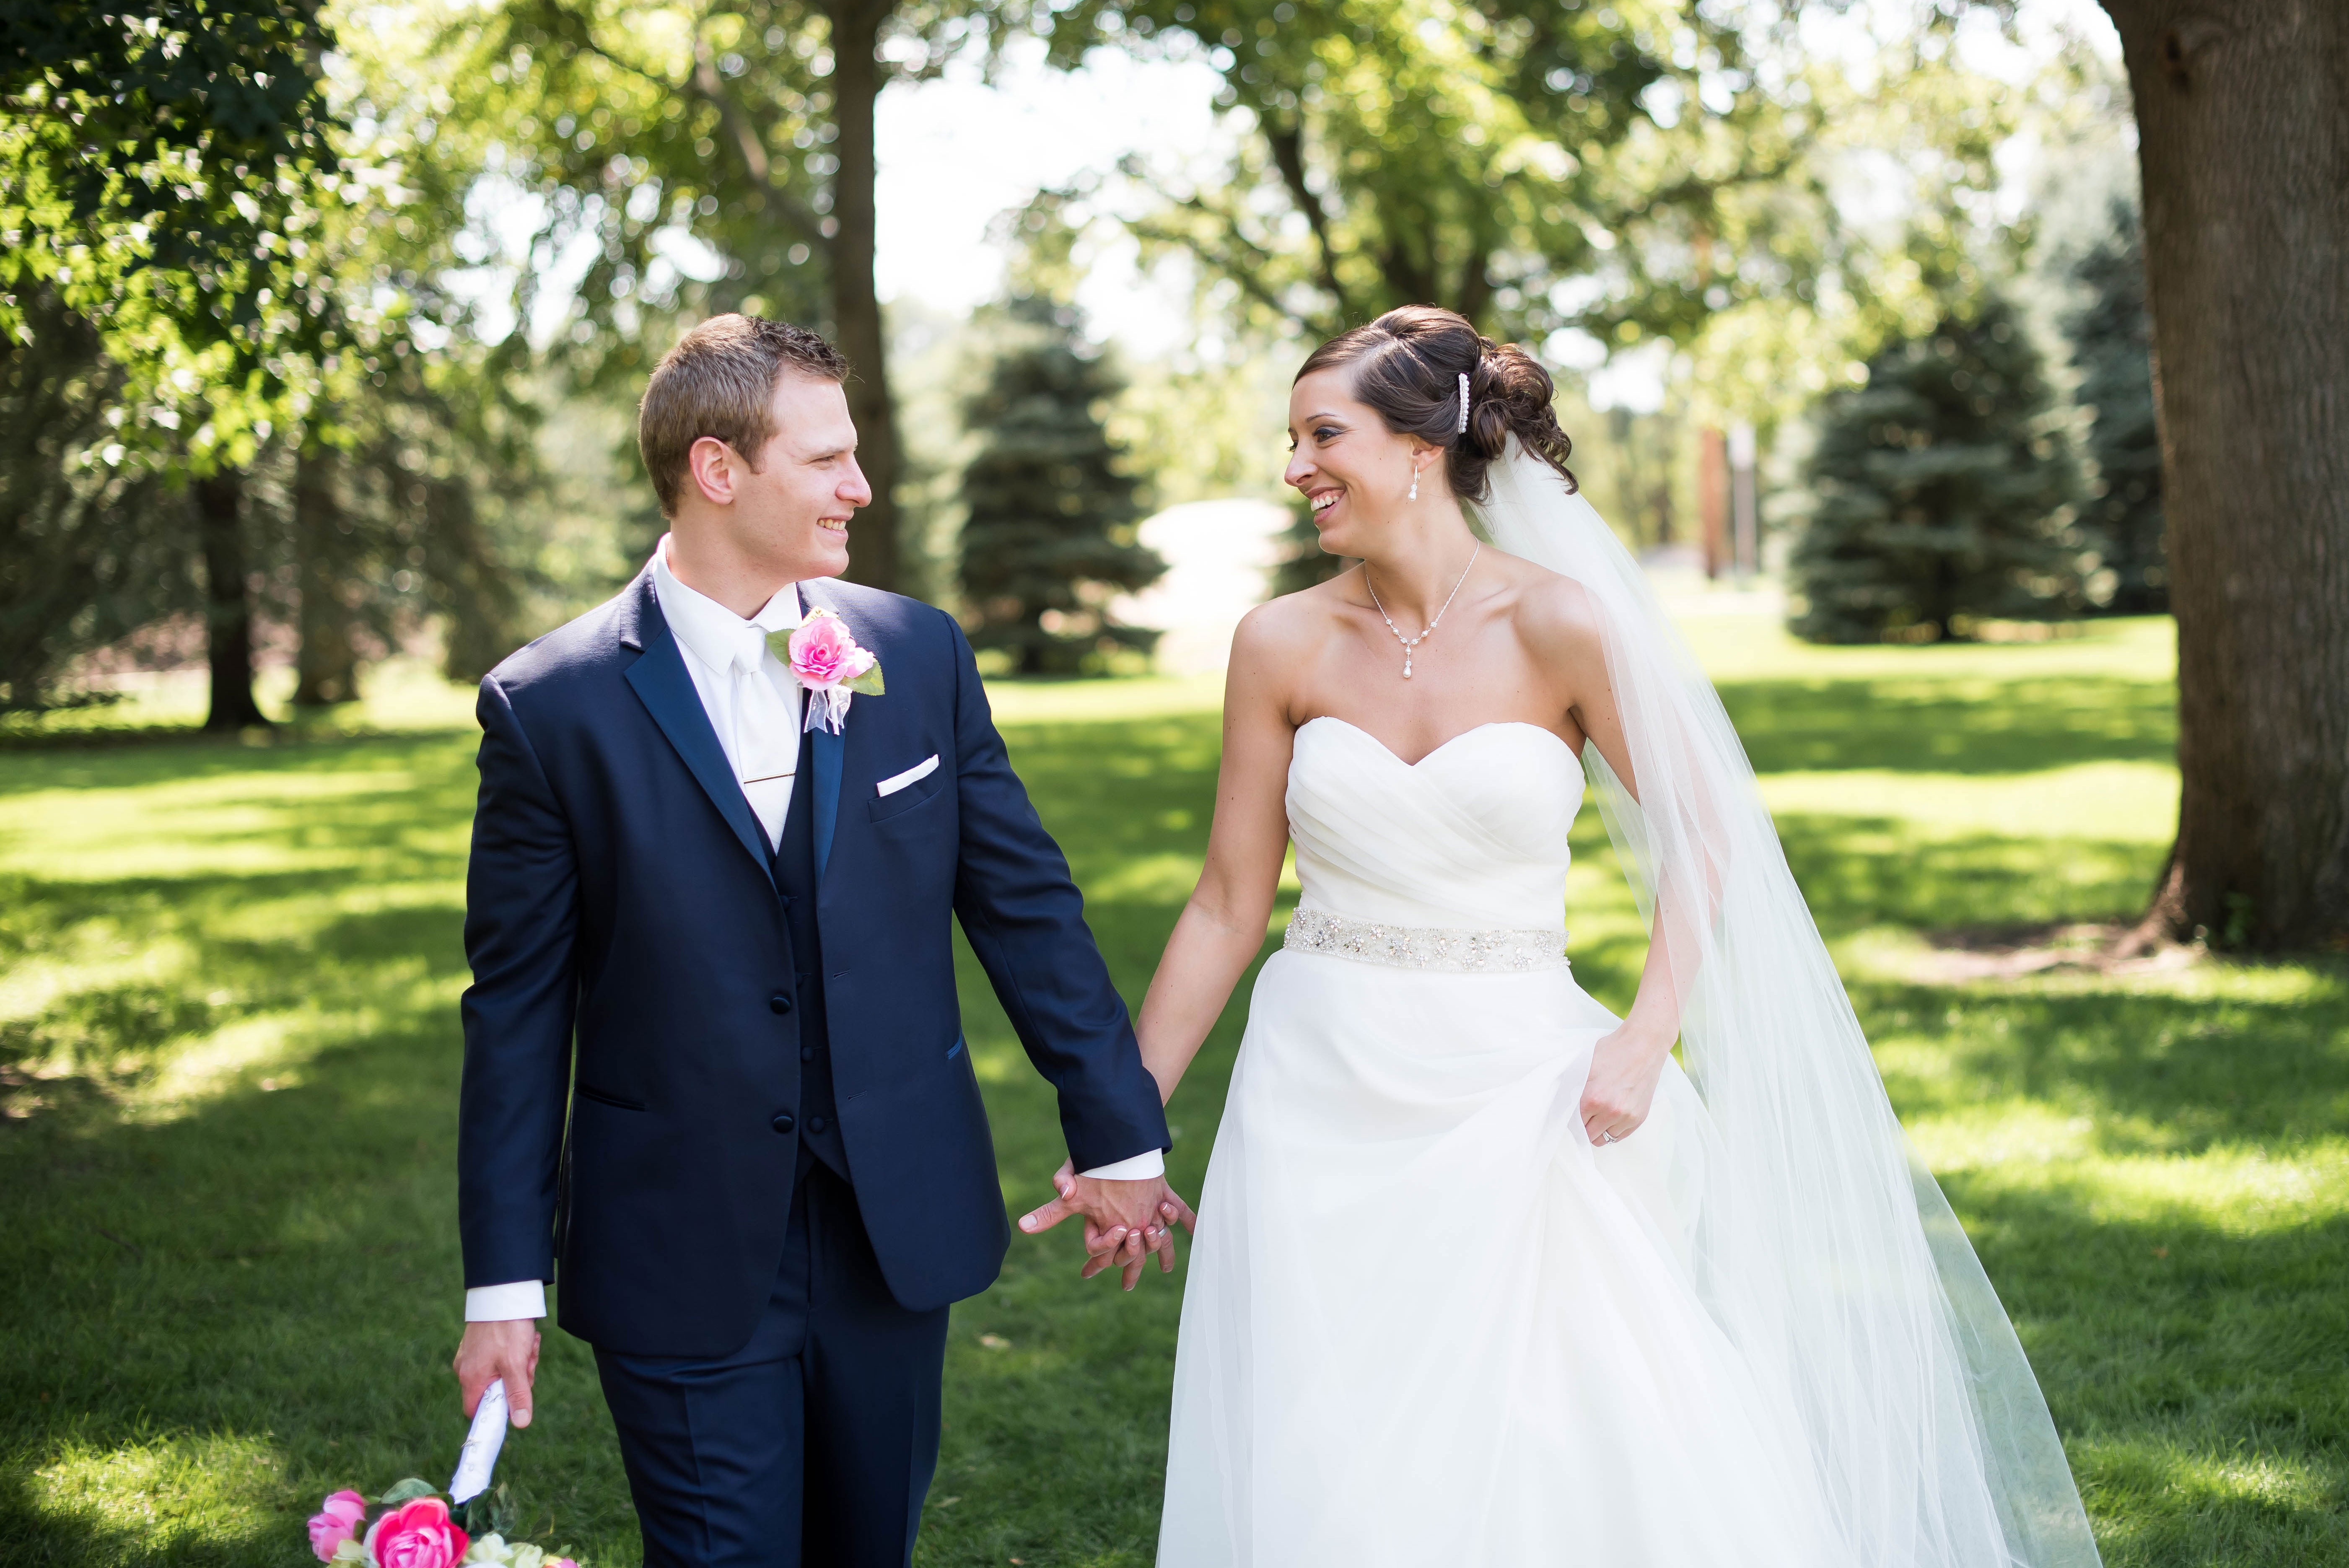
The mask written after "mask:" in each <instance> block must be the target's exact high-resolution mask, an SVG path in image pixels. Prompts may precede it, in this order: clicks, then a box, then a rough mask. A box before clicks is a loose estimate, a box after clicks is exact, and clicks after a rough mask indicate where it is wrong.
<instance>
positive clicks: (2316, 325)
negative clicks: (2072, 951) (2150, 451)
mask: <svg viewBox="0 0 2349 1568" xmlns="http://www.w3.org/2000/svg"><path fill="white" fill-rule="evenodd" d="M2104 4H2105V7H2106V10H2107V11H2108V12H2109V13H2110V14H2111V15H2112V18H2113V21H2114V24H2115V25H2116V26H2117V27H2118V28H2119V30H2120V36H2121V48H2122V53H2123V56H2124V57H2125V59H2126V60H2127V67H2128V75H2129V85H2130V88H2131V89H2132V90H2133V91H2134V93H2135V95H2136V98H2137V143H2138V160H2139V164H2140V167H2141V170H2142V172H2143V175H2144V181H2145V219H2146V223H2145V230H2146V246H2145V253H2146V274H2147V292H2148V294H2149V296H2150V304H2151V308H2152V314H2153V324H2154V347H2155V361H2156V363H2157V365H2158V366H2159V371H2158V375H2159V383H2160V384H2159V387H2158V402H2159V405H2160V409H2159V418H2160V428H2161V447H2162V500H2163V507H2164V510H2165V511H2166V512H2167V514H2168V529H2169V560H2170V567H2171V590H2170V592H2171V604H2172V608H2173V610H2174V612H2175V614H2176V615H2177V618H2178V767H2179V770H2180V772H2181V773H2182V774H2183V775H2184V780H2185V789H2184V797H2183V799H2182V801H2181V804H2180V807H2179V811H2178V842H2177V847H2176V849H2175V851H2173V854H2172V857H2171V863H2170V867H2169V869H2168V872H2166V873H2165V874H2164V877H2163V880H2162V884H2161V886H2160V888H2159V890H2158V893H2157V896H2156V902H2155V904H2154V907H2153V909H2152V911H2151V912H2150V913H2149V914H2148V917H2147V931H2148V932H2150V931H2154V930H2167V931H2168V932H2169V933H2171V934H2178V935H2191V934H2196V933H2198V932H2199V933H2200V934H2205V935H2207V936H2208V937H2209V939H2210V940H2212V941H2214V942H2217V943H2220V944H2222V945H2228V946H2246V947H2255V948H2261V949H2271V950H2272V949H2278V948H2287V947H2308V946H2314V945H2319V944H2328V943H2335V942H2339V941H2340V940H2342V939H2343V938H2344V935H2349V91H2344V86H2343V84H2344V82H2349V6H2344V5H2342V4H2341V3H2340V0H2104Z"/></svg>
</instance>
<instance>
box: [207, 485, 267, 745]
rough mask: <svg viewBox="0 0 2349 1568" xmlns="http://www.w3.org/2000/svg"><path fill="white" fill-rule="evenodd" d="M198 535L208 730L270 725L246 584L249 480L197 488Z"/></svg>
mask: <svg viewBox="0 0 2349 1568" xmlns="http://www.w3.org/2000/svg"><path fill="white" fill-rule="evenodd" d="M194 489H195V502H196V529H197V533H198V536H199V538H200V540H201V542H202V547H203V555H204V601H205V603H204V656H205V659H206V662H208V663H209V664H210V665H212V712H211V713H210V714H209V715H208V716H207V717H205V719H204V727H205V728H206V729H212V730H222V729H225V730H237V729H244V728H248V727H252V726H254V725H266V724H267V723H268V722H269V720H268V719H267V718H266V717H264V716H263V714H262V711H261V705H260V704H259V703H256V702H254V700H253V593H252V589H251V587H250V585H249V584H248V583H247V582H246V580H245V579H246V568H245V554H244V531H243V524H242V521H241V519H240V517H239V514H240V513H241V512H242V511H243V500H244V476H243V474H241V473H239V472H237V471H236V470H234V469H222V471H221V472H219V473H216V474H213V475H212V476H211V477H210V478H208V479H202V480H197V481H196V483H195V487H194Z"/></svg>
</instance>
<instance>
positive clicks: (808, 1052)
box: [800, 1046, 815, 1062]
mask: <svg viewBox="0 0 2349 1568" xmlns="http://www.w3.org/2000/svg"><path fill="white" fill-rule="evenodd" d="M800 1060H802V1061H803V1062H812V1061H813V1060H815V1047H813V1046H802V1047H800Z"/></svg>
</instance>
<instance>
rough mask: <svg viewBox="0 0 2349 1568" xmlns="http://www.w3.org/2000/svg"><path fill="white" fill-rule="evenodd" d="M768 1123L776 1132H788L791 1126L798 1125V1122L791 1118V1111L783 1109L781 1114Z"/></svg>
mask: <svg viewBox="0 0 2349 1568" xmlns="http://www.w3.org/2000/svg"><path fill="white" fill-rule="evenodd" d="M768 1125H769V1126H771V1127H772V1128H773V1129H774V1130H776V1131H777V1132H789V1131H790V1130H792V1128H794V1127H796V1126H798V1125H799V1123H797V1122H795V1121H793V1120H792V1116H791V1112H789V1111H785V1112H784V1113H783V1114H782V1115H781V1116H779V1117H777V1118H775V1119H774V1120H773V1121H771V1122H770V1123H768Z"/></svg>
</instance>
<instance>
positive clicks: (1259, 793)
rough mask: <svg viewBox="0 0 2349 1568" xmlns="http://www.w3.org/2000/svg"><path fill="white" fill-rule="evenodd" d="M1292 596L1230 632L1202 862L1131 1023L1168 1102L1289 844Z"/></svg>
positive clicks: (1225, 990)
mask: <svg viewBox="0 0 2349 1568" xmlns="http://www.w3.org/2000/svg"><path fill="white" fill-rule="evenodd" d="M1295 610H1296V607H1295V606H1293V605H1282V604H1278V603H1275V604H1266V605H1261V606H1259V607H1258V608H1257V609H1256V610H1253V611H1251V612H1250V613H1249V614H1248V616H1247V619H1246V620H1244V621H1242V622H1241V623H1240V627H1239V630H1238V631H1237V633H1236V634H1234V635H1233V637H1232V660H1231V665H1230V668H1229V671H1228V673H1226V676H1225V677H1224V760H1223V769H1222V771H1221V773H1220V774H1219V775H1218V776H1217V779H1216V817H1215V823H1214V825H1213V827H1211V828H1210V829H1209V830H1208V833H1207V863H1206V869H1205V870H1203V871H1202V872H1200V874H1199V883H1198V886H1197V887H1195V888H1194V889H1193V890H1192V892H1191V897H1190V901H1189V902H1188V903H1185V904H1184V906H1183V913H1182V915H1181V917H1180V918H1179V919H1177V920H1176V921H1175V923H1174V935H1172V936H1170V937H1169V938H1167V941H1166V951H1165V953H1164V955H1163V956H1161V957H1160V959H1159V960H1158V973H1157V974H1156V975H1153V976H1152V977H1151V981H1150V992H1149V995H1146V996H1145V997H1143V1003H1142V1016H1141V1017H1140V1018H1138V1019H1137V1020H1135V1023H1134V1032H1135V1033H1136V1034H1137V1035H1138V1036H1139V1037H1141V1041H1142V1061H1143V1066H1144V1067H1146V1068H1149V1069H1150V1072H1151V1076H1152V1077H1154V1078H1156V1079H1157V1080H1158V1093H1159V1096H1160V1098H1161V1099H1172V1098H1173V1096H1174V1086H1175V1085H1176V1084H1178V1083H1180V1082H1181V1081H1182V1079H1183V1074H1184V1071H1185V1069H1186V1068H1189V1067H1190V1065H1191V1058H1192V1057H1195V1056H1196V1055H1197V1054H1198V1051H1199V1046H1200V1044H1201V1043H1202V1042H1203V1041H1205V1040H1206V1037H1207V1031H1208V1030H1210V1029H1212V1028H1214V1027H1215V1026H1216V1019H1217V1018H1218V1017H1220V1016H1223V1011H1224V1004H1225V1003H1226V1002H1227V1001H1229V1000H1230V999H1231V994H1232V987H1233V986H1234V985H1237V984H1238V983H1239V977H1240V975H1242V974H1244V973H1245V972H1246V971H1247V966H1248V965H1249V964H1250V963H1252V962H1253V961H1254V960H1255V958H1256V955H1257V950H1258V949H1260V948H1261V947H1262V946H1263V945H1264V934H1265V927H1266V925H1267V924H1268V923H1269V921H1270V920H1271V918H1272V901H1273V895H1274V893H1275V892H1276V891H1277V890H1278V887H1279V883H1280V862H1281V858H1282V856H1283V855H1284V854H1285V853H1286V852H1287V851H1288V815H1287V811H1286V809H1285V807H1284V805H1283V799H1284V798H1285V796H1286V794H1287V792H1288V759H1289V755H1290V753H1291V751H1292V750H1293V749H1294V748H1295V745H1296V738H1297V728H1296V725H1295V724H1294V722H1293V721H1292V719H1291V717H1290V715H1289V712H1288V696H1287V687H1288V675H1289V673H1290V672H1293V671H1294V670H1295V669H1296V668H1298V666H1299V661H1300V659H1301V657H1302V655H1303V650H1301V649H1300V648H1299V647H1297V646H1295V645H1294V644H1295V643H1296V642H1297V638H1296V636H1295V634H1294V631H1293V630H1292V628H1291V626H1290V625H1289V624H1288V623H1289V622H1291V621H1292V620H1293V618H1294V616H1295Z"/></svg>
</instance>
